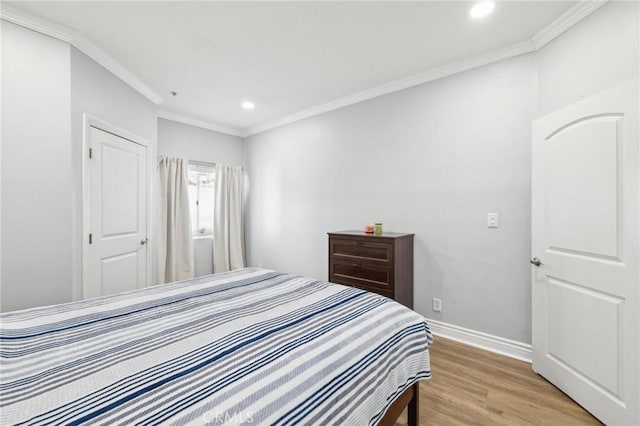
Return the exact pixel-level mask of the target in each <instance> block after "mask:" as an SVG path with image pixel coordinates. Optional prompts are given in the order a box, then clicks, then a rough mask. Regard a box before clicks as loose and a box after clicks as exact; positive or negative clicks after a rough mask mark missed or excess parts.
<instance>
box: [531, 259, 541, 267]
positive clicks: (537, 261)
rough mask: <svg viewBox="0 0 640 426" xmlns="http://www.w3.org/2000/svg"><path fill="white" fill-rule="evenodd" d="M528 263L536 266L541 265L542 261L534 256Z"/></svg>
mask: <svg viewBox="0 0 640 426" xmlns="http://www.w3.org/2000/svg"><path fill="white" fill-rule="evenodd" d="M529 263H531V264H532V265H536V266H541V265H542V262H541V261H540V259H538V258H537V257H534V258H533V259H531V260H530V261H529Z"/></svg>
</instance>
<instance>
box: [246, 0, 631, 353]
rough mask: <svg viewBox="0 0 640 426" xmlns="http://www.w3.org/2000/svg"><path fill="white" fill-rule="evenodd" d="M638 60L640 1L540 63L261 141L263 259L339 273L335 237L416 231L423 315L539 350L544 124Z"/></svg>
mask: <svg viewBox="0 0 640 426" xmlns="http://www.w3.org/2000/svg"><path fill="white" fill-rule="evenodd" d="M637 62H638V5H637V4H636V3H622V2H615V3H610V4H607V5H605V6H603V7H602V8H601V9H600V10H598V11H596V12H595V13H594V14H593V15H592V16H590V17H588V18H587V19H585V20H584V21H583V22H581V23H579V24H578V25H577V26H576V27H574V28H573V29H571V30H569V31H568V32H567V33H565V34H563V35H562V36H560V37H559V38H558V39H556V40H554V41H553V42H551V43H550V44H549V45H547V46H546V47H544V48H543V49H542V50H541V51H539V52H537V53H535V54H529V55H526V56H522V57H519V58H514V59H510V60H507V61H502V62H500V63H496V64H492V65H489V66H486V67H482V68H479V69H476V70H472V71H469V72H466V73H463V74H459V75H455V76H451V77H448V78H445V79H442V80H438V81H434V82H431V83H428V84H425V85H422V86H419V87H415V88H412V89H407V90H405V91H402V92H398V93H394V94H390V95H387V96H384V97H381V98H377V99H373V100H370V101H367V102H363V103H360V104H357V105H353V106H350V107H347V108H343V109H340V110H337V111H333V112H329V113H326V114H323V115H321V116H316V117H313V118H310V119H307V120H304V121H300V122H297V123H293V124H290V125H287V126H284V127H281V128H278V129H274V130H271V131H268V132H265V133H262V134H259V135H255V136H252V137H249V138H248V139H247V140H246V141H245V149H246V155H247V166H248V167H247V168H248V171H249V178H250V182H251V191H250V198H249V202H248V209H249V213H248V223H247V228H248V229H247V233H248V235H249V236H250V240H249V250H248V254H249V256H248V257H249V262H250V263H251V264H253V265H257V264H259V263H261V264H263V266H265V267H269V268H274V269H280V270H286V271H292V272H296V273H301V274H306V275H311V276H315V277H323V278H326V277H327V250H326V245H327V240H326V232H327V231H332V230H340V229H350V228H353V229H360V228H362V226H363V225H365V224H367V223H371V222H374V221H381V222H384V227H385V229H387V230H393V231H400V232H414V233H415V234H416V239H415V274H414V277H415V309H416V310H417V311H418V312H419V313H421V314H423V315H425V316H427V317H429V318H433V319H437V320H441V321H444V322H447V323H451V324H455V325H459V326H462V327H467V328H470V329H473V330H478V331H482V332H486V333H490V334H494V335H497V336H501V337H505V338H509V339H513V340H517V341H521V342H530V341H531V331H530V317H531V311H530V304H531V302H530V277H529V265H528V259H529V256H530V196H531V190H530V162H531V156H530V148H531V140H530V126H531V121H532V119H534V118H535V117H537V116H540V115H544V114H546V113H549V112H551V111H554V110H556V109H558V108H560V107H562V106H565V105H568V104H570V103H573V102H575V101H576V100H579V99H580V98H581V97H583V96H587V95H589V94H592V93H595V92H598V91H601V90H604V89H606V88H608V87H611V86H613V85H615V84H617V83H619V82H622V81H624V80H626V79H628V78H631V77H633V76H635V77H636V78H637V75H638V72H637V69H638V65H637ZM489 212H497V213H499V214H500V228H498V229H487V227H486V217H487V213H489ZM432 297H441V298H442V303H443V310H442V313H436V312H433V311H432V309H431V298H432Z"/></svg>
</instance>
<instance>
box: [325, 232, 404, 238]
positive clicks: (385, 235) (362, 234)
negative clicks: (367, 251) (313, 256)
mask: <svg viewBox="0 0 640 426" xmlns="http://www.w3.org/2000/svg"><path fill="white" fill-rule="evenodd" d="M327 234H329V235H338V236H349V237H365V238H403V237H412V236H413V235H414V234H406V233H402V232H383V233H382V234H368V233H366V232H364V231H336V232H327Z"/></svg>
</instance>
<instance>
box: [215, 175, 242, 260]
mask: <svg viewBox="0 0 640 426" xmlns="http://www.w3.org/2000/svg"><path fill="white" fill-rule="evenodd" d="M243 185H244V175H243V173H242V167H237V166H227V165H224V164H216V201H215V207H214V215H213V241H214V247H213V272H225V271H233V270H234V269H240V268H244V267H245V262H244V215H243V211H242V202H243Z"/></svg>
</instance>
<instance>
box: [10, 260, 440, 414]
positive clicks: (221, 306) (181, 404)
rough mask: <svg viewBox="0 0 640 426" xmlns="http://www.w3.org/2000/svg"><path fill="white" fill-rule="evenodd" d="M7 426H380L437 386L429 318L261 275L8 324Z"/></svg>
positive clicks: (25, 315)
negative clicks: (414, 396) (410, 393)
mask: <svg viewBox="0 0 640 426" xmlns="http://www.w3.org/2000/svg"><path fill="white" fill-rule="evenodd" d="M0 328H1V330H0V344H1V345H0V356H1V358H0V413H1V417H0V421H1V423H2V424H16V423H21V424H45V423H65V424H81V423H91V424H105V425H107V424H108V425H113V424H141V425H149V424H261V425H262V424H274V425H284V424H314V425H315V424H340V425H364V424H376V423H377V422H378V421H379V420H380V418H381V417H382V416H383V415H384V413H385V411H386V410H387V408H388V407H389V406H390V405H391V403H392V402H393V401H394V399H395V398H396V397H397V396H398V395H400V394H401V393H402V392H403V391H404V390H406V389H407V388H408V387H410V386H412V385H413V384H414V383H416V382H417V381H419V380H423V379H428V378H429V377H430V376H431V371H430V366H429V353H428V345H429V344H430V342H431V341H432V337H431V333H430V331H429V328H428V326H427V324H426V322H425V320H424V318H423V317H421V316H420V315H418V314H416V313H415V312H413V311H411V310H410V309H408V308H406V307H404V306H402V305H400V304H398V303H396V302H394V301H392V300H390V299H387V298H385V297H382V296H378V295H375V294H372V293H369V292H366V291H363V290H359V289H356V288H351V287H345V286H341V285H337V284H331V283H327V282H323V281H318V280H315V279H311V278H306V277H301V276H295V275H291V274H286V273H280V272H275V271H269V270H264V269H255V268H248V269H242V270H239V271H233V272H228V273H222V274H214V275H209V276H206V277H201V278H197V279H193V280H189V281H183V282H178V283H171V284H164V285H157V286H153V287H149V288H145V289H141V290H136V291H132V292H127V293H121V294H117V295H113V296H106V297H101V298H96V299H90V300H84V301H78V302H72V303H67V304H62V305H55V306H48V307H42V308H34V309H28V310H22V311H16V312H8V313H4V314H1V315H0Z"/></svg>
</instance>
